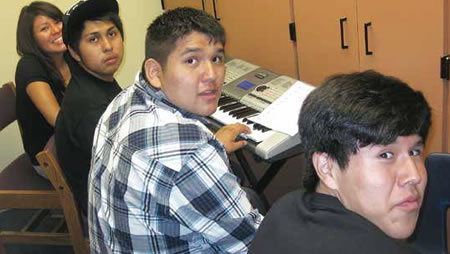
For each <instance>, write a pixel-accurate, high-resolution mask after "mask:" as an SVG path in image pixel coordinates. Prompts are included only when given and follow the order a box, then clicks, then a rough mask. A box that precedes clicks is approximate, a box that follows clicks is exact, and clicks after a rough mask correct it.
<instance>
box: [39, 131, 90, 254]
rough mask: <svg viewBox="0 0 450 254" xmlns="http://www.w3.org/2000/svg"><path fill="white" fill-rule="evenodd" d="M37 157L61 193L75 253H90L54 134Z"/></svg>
mask: <svg viewBox="0 0 450 254" xmlns="http://www.w3.org/2000/svg"><path fill="white" fill-rule="evenodd" d="M36 159H37V160H38V162H39V165H40V166H41V168H42V169H43V170H44V172H45V173H46V174H47V177H48V179H49V180H50V182H51V183H52V185H53V187H55V189H56V190H57V192H58V194H59V197H60V200H61V203H62V206H63V212H64V217H65V219H66V223H67V228H68V230H69V233H70V238H71V241H72V244H73V248H74V251H75V253H88V246H89V245H88V241H86V239H85V237H84V233H83V232H84V231H83V225H82V221H83V219H82V217H81V216H80V213H79V211H78V207H77V205H76V202H75V199H74V197H73V193H72V190H71V188H70V186H69V185H68V183H67V180H66V178H65V176H64V174H63V172H62V170H61V167H60V165H59V163H58V161H57V156H56V145H55V137H54V136H52V137H51V138H50V139H49V140H48V141H47V144H46V146H45V148H44V150H43V151H42V152H39V153H38V154H37V155H36ZM85 228H86V225H85Z"/></svg>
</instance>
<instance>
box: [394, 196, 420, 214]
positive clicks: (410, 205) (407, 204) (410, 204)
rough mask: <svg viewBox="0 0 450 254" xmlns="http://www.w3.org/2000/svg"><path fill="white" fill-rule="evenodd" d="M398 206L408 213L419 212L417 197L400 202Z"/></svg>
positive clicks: (410, 197)
mask: <svg viewBox="0 0 450 254" xmlns="http://www.w3.org/2000/svg"><path fill="white" fill-rule="evenodd" d="M396 206H397V207H399V208H401V209H403V210H406V211H414V210H417V209H419V198H417V197H415V196H409V197H408V198H406V199H404V200H403V201H401V202H399V203H398V204H397V205H396Z"/></svg>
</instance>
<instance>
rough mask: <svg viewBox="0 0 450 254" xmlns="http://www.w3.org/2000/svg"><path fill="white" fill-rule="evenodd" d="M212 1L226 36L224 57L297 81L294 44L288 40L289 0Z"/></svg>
mask: <svg viewBox="0 0 450 254" xmlns="http://www.w3.org/2000/svg"><path fill="white" fill-rule="evenodd" d="M208 1H214V0H207V1H206V2H208ZM215 1H216V13H217V18H219V19H220V22H221V23H222V25H223V26H224V28H225V32H226V34H227V44H226V47H225V53H226V54H227V55H229V56H231V57H233V58H241V59H243V60H245V61H248V62H251V63H253V64H256V65H259V66H261V67H264V68H267V69H269V70H271V71H274V72H277V73H280V74H285V75H288V76H290V77H293V78H297V67H296V53H295V43H294V42H293V41H291V40H290V37H289V23H291V22H292V20H293V19H292V18H291V6H290V0H277V1H274V0H245V1H242V0H215ZM207 9H208V10H209V9H210V8H209V6H208V7H207Z"/></svg>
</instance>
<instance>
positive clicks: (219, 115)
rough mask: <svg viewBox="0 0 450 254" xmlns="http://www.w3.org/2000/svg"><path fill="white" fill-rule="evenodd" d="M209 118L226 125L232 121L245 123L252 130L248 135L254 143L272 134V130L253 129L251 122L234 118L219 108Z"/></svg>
mask: <svg viewBox="0 0 450 254" xmlns="http://www.w3.org/2000/svg"><path fill="white" fill-rule="evenodd" d="M211 118H213V119H215V120H216V121H218V122H220V123H222V124H223V125H228V124H233V123H241V124H244V125H247V126H248V127H249V128H250V129H251V130H252V133H250V134H248V137H249V139H250V140H252V141H254V142H256V143H259V142H261V141H263V140H265V139H266V138H268V137H270V136H271V135H273V134H274V131H266V132H262V131H260V130H255V129H254V127H253V124H248V123H246V122H244V121H243V119H236V118H235V117H232V116H231V115H229V114H228V113H226V112H222V111H221V110H220V109H217V110H216V112H214V114H212V115H211ZM247 120H248V119H247ZM252 123H253V122H252Z"/></svg>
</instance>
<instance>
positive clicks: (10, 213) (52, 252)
mask: <svg viewBox="0 0 450 254" xmlns="http://www.w3.org/2000/svg"><path fill="white" fill-rule="evenodd" d="M245 157H246V158H247V160H248V162H249V164H250V167H251V169H252V171H253V172H254V174H255V175H256V176H257V177H258V178H259V177H261V176H262V175H263V174H264V172H265V169H267V168H268V166H269V165H270V164H268V163H265V162H262V161H260V160H258V159H257V158H255V157H254V156H253V155H252V154H250V153H247V152H245ZM231 159H232V160H236V158H235V157H233V156H232V157H231ZM303 165H304V160H303V156H302V155H298V156H295V157H293V158H290V159H289V160H288V161H287V162H286V164H285V165H284V166H283V167H282V168H281V170H280V171H279V172H278V174H277V175H276V176H275V177H274V178H273V180H272V182H271V183H270V184H269V185H268V186H267V188H266V189H265V191H264V195H265V197H266V198H267V200H268V202H269V205H271V204H273V202H275V201H276V200H277V199H278V198H279V197H281V196H282V195H284V194H286V193H287V192H290V191H292V190H295V189H298V188H300V186H301V176H302V171H303V168H304V166H303ZM32 212H34V211H32V210H3V211H0V228H2V229H8V228H20V227H21V225H23V223H24V221H25V220H26V219H27V218H28V217H30V216H31V214H32ZM51 226H52V221H51V220H50V221H47V222H44V223H43V225H42V228H44V229H45V228H46V227H51ZM6 251H7V253H8V254H44V253H45V254H56V253H57V254H72V253H73V251H72V248H71V247H70V246H44V245H12V244H9V245H6Z"/></svg>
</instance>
